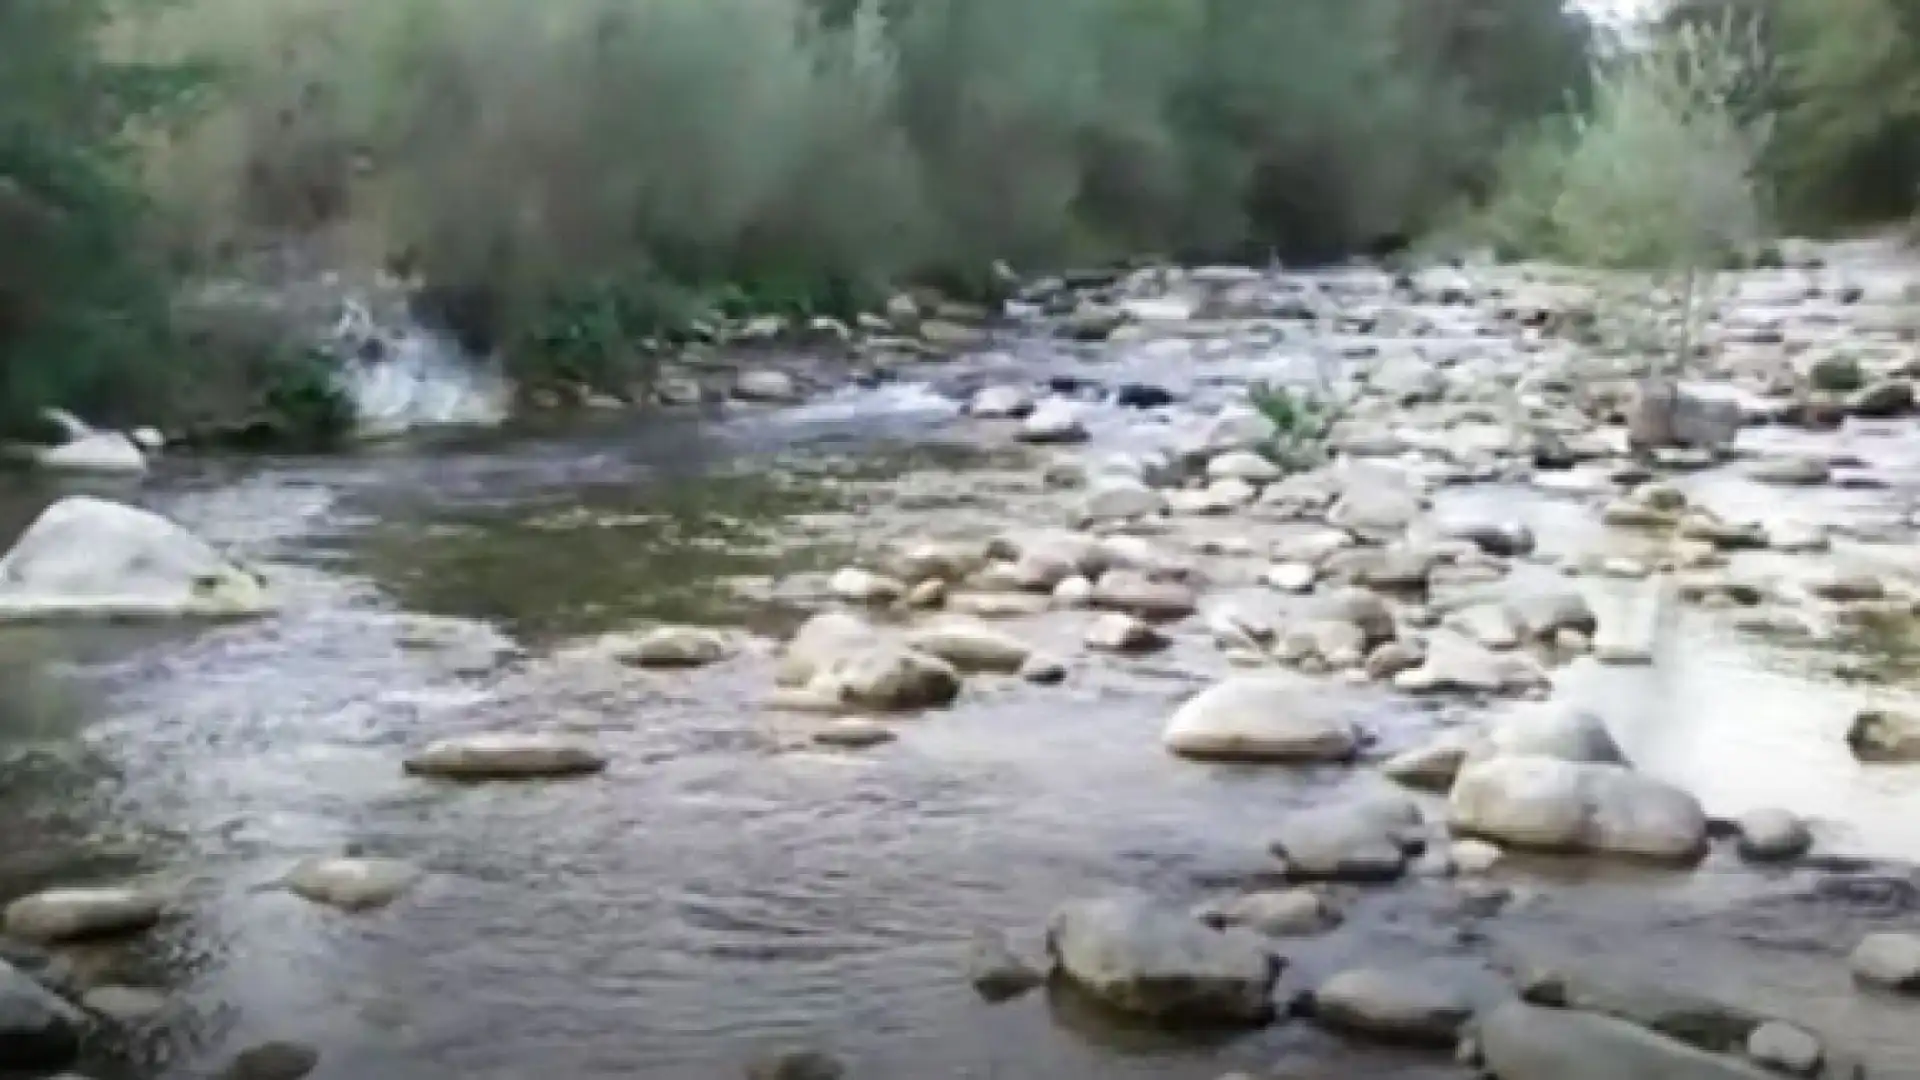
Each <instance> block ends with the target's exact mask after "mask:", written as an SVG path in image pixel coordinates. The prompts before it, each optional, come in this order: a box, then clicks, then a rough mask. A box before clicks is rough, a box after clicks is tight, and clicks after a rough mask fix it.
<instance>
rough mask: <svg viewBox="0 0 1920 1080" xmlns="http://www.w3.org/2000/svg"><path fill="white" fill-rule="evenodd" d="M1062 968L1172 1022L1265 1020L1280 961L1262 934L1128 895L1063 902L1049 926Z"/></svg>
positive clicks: (1102, 996) (1094, 990)
mask: <svg viewBox="0 0 1920 1080" xmlns="http://www.w3.org/2000/svg"><path fill="white" fill-rule="evenodd" d="M1047 952H1048V953H1049V955H1051V956H1052V957H1053V960H1054V963H1055V964H1056V966H1057V968H1058V970H1059V972H1060V974H1061V975H1063V976H1064V977H1066V978H1067V979H1069V980H1071V981H1072V982H1073V983H1074V984H1075V985H1076V986H1078V987H1079V988H1080V989H1082V990H1084V991H1086V992H1087V993H1088V994H1090V995H1092V996H1093V997H1094V998H1096V999H1098V1000H1099V1001H1100V1002H1102V1003H1104V1004H1105V1005H1107V1006H1108V1007H1110V1008H1114V1009H1117V1010H1119V1011H1121V1012H1125V1013H1129V1014H1132V1015H1134V1016H1138V1017H1141V1018H1144V1019H1147V1020H1152V1021H1157V1022H1162V1023H1171V1024H1202V1025H1216V1024H1218V1025H1250V1024H1263V1023H1265V1022H1267V1021H1268V1020H1270V1019H1271V1018H1272V1017H1273V1014H1274V1005H1273V999H1272V991H1273V981H1274V979H1275V977H1276V976H1278V974H1279V971H1280V962H1279V960H1278V959H1277V958H1276V957H1275V956H1274V955H1273V954H1272V953H1270V952H1269V951H1268V950H1267V947H1266V945H1265V943H1264V941H1263V940H1262V939H1261V938H1260V936H1259V935H1257V934H1253V933H1250V932H1248V931H1244V930H1238V929H1226V930H1217V929H1214V928H1212V927H1209V926H1207V925H1205V924H1203V923H1201V922H1199V921H1198V920H1196V919H1194V918H1192V917H1191V916H1189V915H1188V914H1187V913H1186V912H1183V911H1179V910H1175V909H1171V908H1166V907H1162V906H1159V905H1157V904H1155V903H1154V902H1153V901H1152V900H1150V899H1148V898H1146V897H1142V896H1135V895H1124V896H1117V897H1110V898H1106V899H1098V900H1077V901H1073V902H1070V903H1067V904H1064V905H1062V906H1061V907H1060V908H1059V909H1058V910H1057V911H1055V912H1054V914H1053V918H1052V919H1051V920H1050V921H1049V922H1048V925H1047Z"/></svg>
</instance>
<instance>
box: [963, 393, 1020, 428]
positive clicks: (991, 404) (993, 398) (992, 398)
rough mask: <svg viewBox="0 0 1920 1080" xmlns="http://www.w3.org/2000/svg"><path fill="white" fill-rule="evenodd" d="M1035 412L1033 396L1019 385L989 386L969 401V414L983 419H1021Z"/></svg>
mask: <svg viewBox="0 0 1920 1080" xmlns="http://www.w3.org/2000/svg"><path fill="white" fill-rule="evenodd" d="M1032 413H1033V396H1032V395H1030V394H1028V393H1027V392H1026V391H1025V390H1022V389H1020V388H1019V387H1017V386H988V387H984V388H982V389H981V390H980V391H979V392H977V393H975V394H974V395H973V400H972V401H970V402H968V403H967V415H969V416H976V417H979V418H980V419H982V420H1020V419H1024V418H1026V417H1027V416H1029V415H1031V414H1032Z"/></svg>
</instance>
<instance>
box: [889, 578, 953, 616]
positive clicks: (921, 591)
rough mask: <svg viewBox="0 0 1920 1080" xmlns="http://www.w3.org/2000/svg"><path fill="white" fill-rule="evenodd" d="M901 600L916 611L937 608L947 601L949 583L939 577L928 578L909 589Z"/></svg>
mask: <svg viewBox="0 0 1920 1080" xmlns="http://www.w3.org/2000/svg"><path fill="white" fill-rule="evenodd" d="M900 602H901V603H902V604H905V605H906V606H907V607H909V608H912V609H913V610H915V611H925V610H927V609H929V608H937V607H939V606H940V605H942V604H944V603H946V602H947V583H946V582H944V581H941V580H940V579H939V578H928V579H927V580H925V581H923V582H921V583H920V584H918V585H915V586H914V587H913V588H911V589H908V590H907V595H906V596H904V597H902V598H901V599H900Z"/></svg>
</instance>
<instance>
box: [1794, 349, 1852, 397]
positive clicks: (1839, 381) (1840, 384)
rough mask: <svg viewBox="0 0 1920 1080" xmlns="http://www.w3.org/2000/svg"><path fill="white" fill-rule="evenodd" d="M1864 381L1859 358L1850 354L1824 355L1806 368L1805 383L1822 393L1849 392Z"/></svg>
mask: <svg viewBox="0 0 1920 1080" xmlns="http://www.w3.org/2000/svg"><path fill="white" fill-rule="evenodd" d="M1866 382H1867V377H1866V373H1865V372H1864V371H1863V370H1862V369H1861V367H1860V361H1859V359H1858V358H1856V357H1852V356H1824V357H1821V358H1820V359H1818V360H1816V361H1814V362H1813V366H1812V367H1811V368H1809V369H1808V370H1807V384H1808V385H1809V386H1810V387H1812V388H1813V389H1814V390H1818V391H1820V392H1822V393H1830V394H1845V393H1851V392H1853V391H1855V390H1858V389H1860V388H1861V387H1862V386H1865V385H1866Z"/></svg>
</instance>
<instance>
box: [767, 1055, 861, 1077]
mask: <svg viewBox="0 0 1920 1080" xmlns="http://www.w3.org/2000/svg"><path fill="white" fill-rule="evenodd" d="M846 1075H847V1067H846V1066H845V1065H843V1064H841V1063H840V1059H839V1058H836V1057H834V1056H833V1055H832V1054H828V1053H825V1052H823V1051H820V1050H785V1051H781V1052H780V1053H776V1054H768V1055H766V1056H764V1057H761V1058H760V1059H758V1060H756V1061H755V1062H753V1063H752V1064H750V1065H748V1066H747V1080H842V1078H843V1077H845V1076H846Z"/></svg>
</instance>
